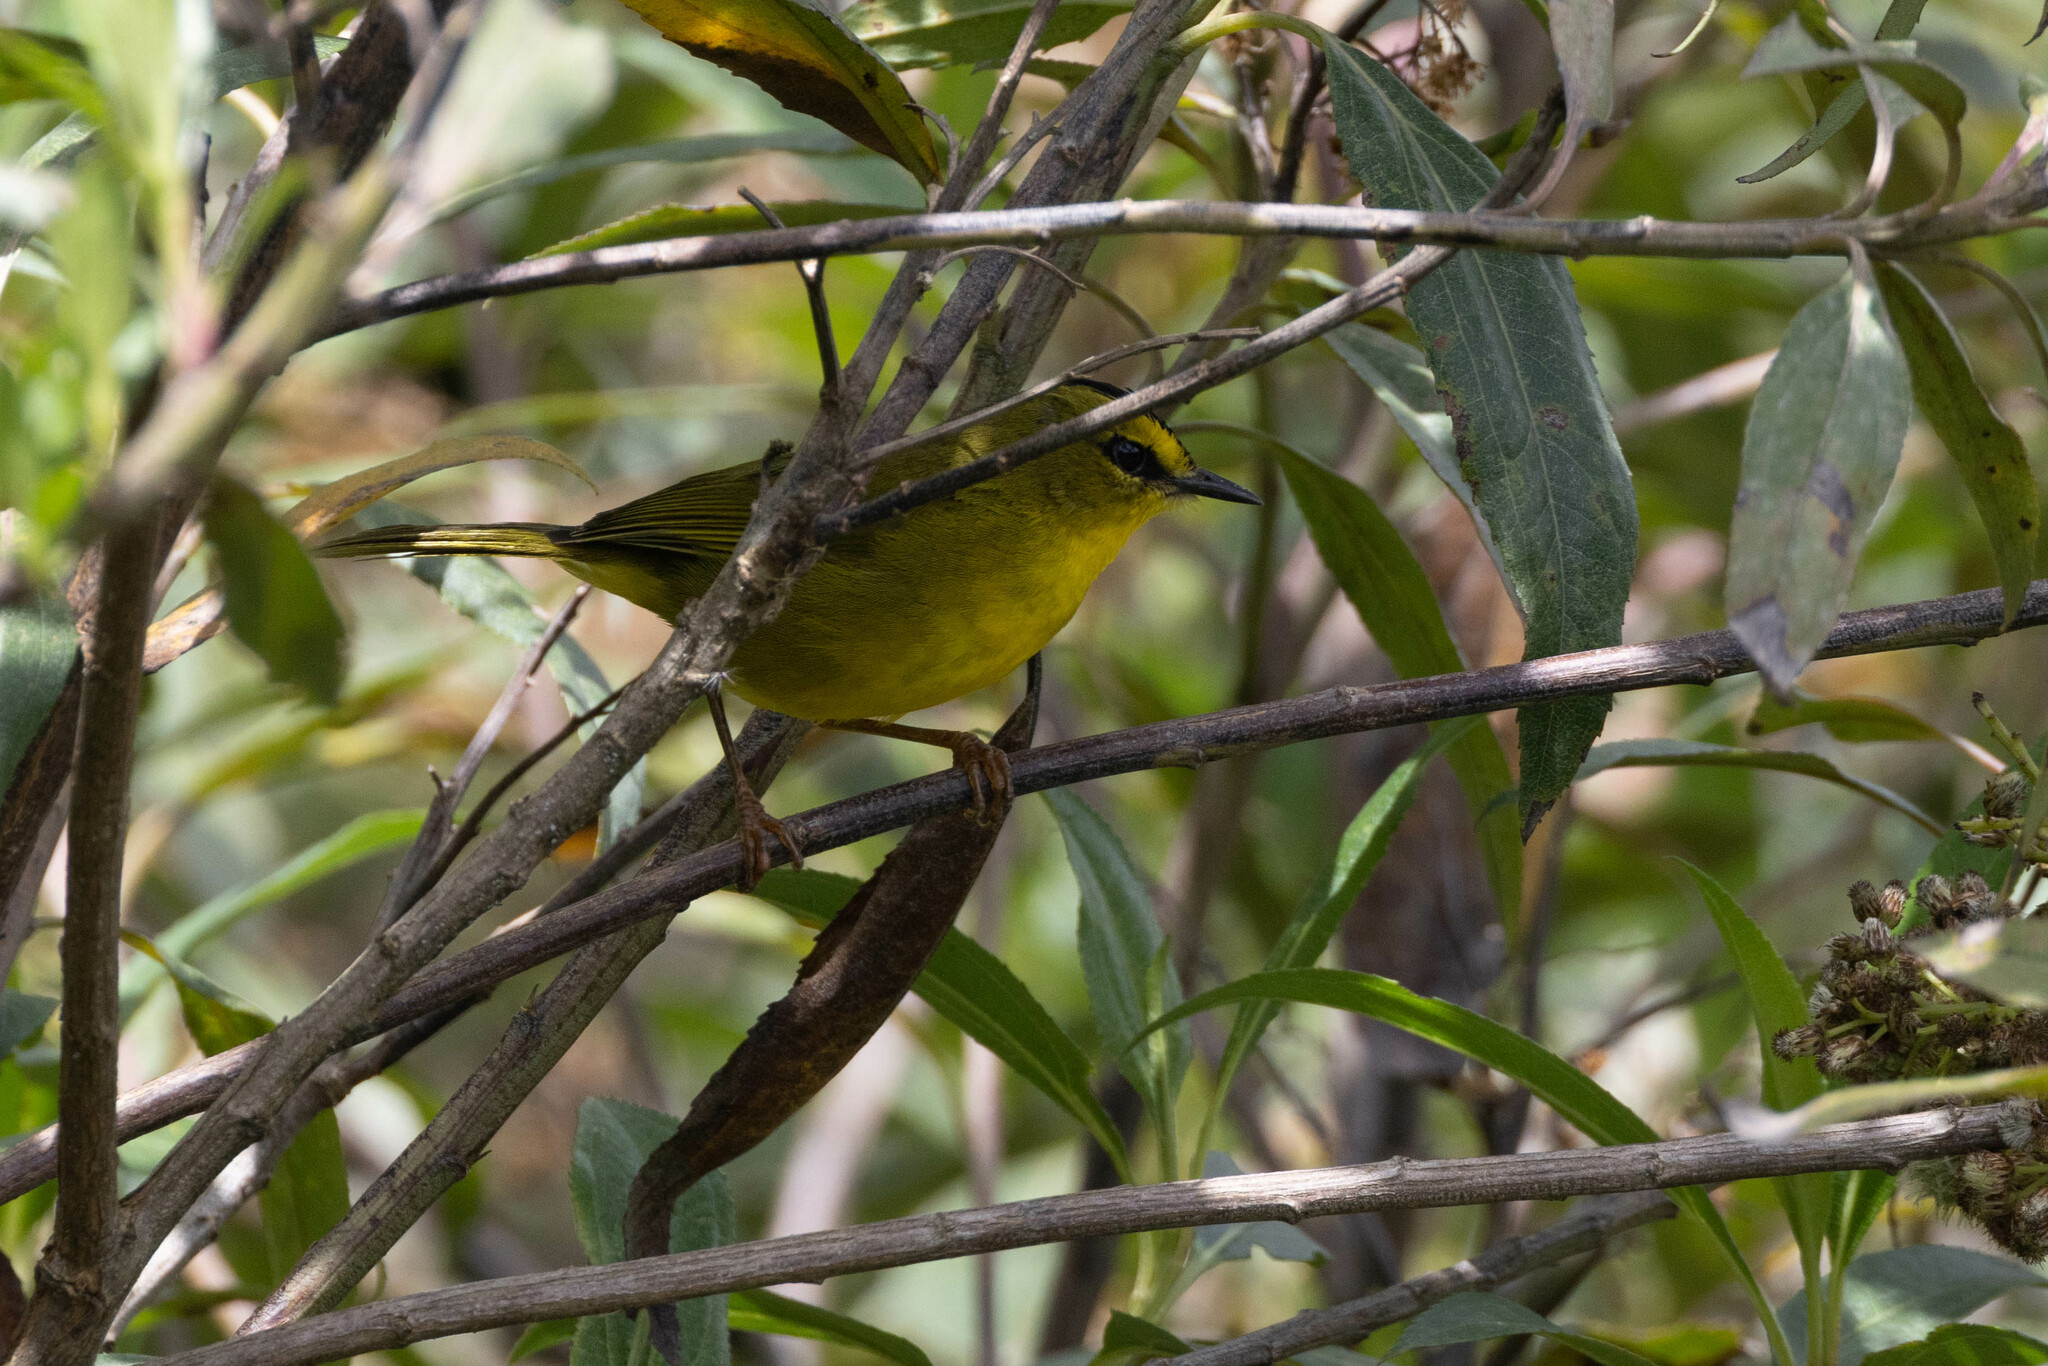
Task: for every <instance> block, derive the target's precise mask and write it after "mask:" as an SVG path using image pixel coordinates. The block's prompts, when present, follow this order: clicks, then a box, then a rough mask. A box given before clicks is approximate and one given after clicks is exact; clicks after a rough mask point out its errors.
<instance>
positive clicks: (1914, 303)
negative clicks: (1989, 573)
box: [1877, 263, 2041, 626]
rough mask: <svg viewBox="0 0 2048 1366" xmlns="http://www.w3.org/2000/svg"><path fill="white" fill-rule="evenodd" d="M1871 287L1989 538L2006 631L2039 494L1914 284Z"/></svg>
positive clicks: (1924, 411) (1890, 272)
mask: <svg viewBox="0 0 2048 1366" xmlns="http://www.w3.org/2000/svg"><path fill="white" fill-rule="evenodd" d="M1877 283H1878V287H1879V288H1880V289H1881V290H1882V291H1883V292H1884V303H1885V311H1886V312H1887V313H1888V314H1890V316H1891V322H1892V330H1893V331H1894V332H1895V333H1896V334H1897V335H1898V338H1899V345H1900V347H1901V348H1902V349H1903V350H1904V351H1905V353H1906V364H1907V366H1908V368H1910V369H1911V371H1912V373H1913V402H1914V403H1915V404H1916V405H1918V406H1919V409H1920V414H1921V416H1923V417H1925V418H1926V419H1927V425H1928V426H1930V427H1932V428H1934V432H1935V435H1937V436H1939V437H1940V438H1941V442H1942V444H1943V445H1944V446H1947V447H1948V453H1949V455H1950V456H1952V457H1954V459H1955V462H1956V469H1957V470H1958V471H1960V472H1961V474H1962V476H1963V486H1964V487H1965V488H1967V489H1969V490H1970V498H1971V501H1973V502H1975V503H1976V505H1977V516H1978V517H1980V518H1982V519H1983V522H1984V530H1985V531H1986V532H1987V533H1988V534H1989V535H1990V537H1991V558H1992V561H1993V562H1994V563H1996V564H1997V566H1998V586H1999V587H2000V588H2001V589H2002V590H2003V591H2004V593H2005V624H2006V625H2008V626H2010V625H2012V622H2013V618H2014V617H2016V616H2018V615H2019V610H2020V604H2021V603H2023V602H2024V601H2026V597H2027V585H2028V583H2030V582H2032V580H2033V577H2034V546H2035V543H2036V542H2037V541H2038V540H2039V539H2040V534H2041V528H2040V525H2039V518H2040V516H2041V492H2040V490H2039V489H2038V488H2036V487H2035V485H2034V470H2033V467H2032V466H2031V465H2029V464H2028V463H2027V448H2026V446H2025V445H2024V444H2022V443H2021V441H2020V434H2019V433H2018V432H2016V431H2014V430H2013V429H2012V426H2011V424H2009V423H2008V422H2007V421H2006V420H2005V419H2004V418H2002V417H2000V416H1999V415H1998V410H1997V409H1996V408H1993V407H1992V406H1991V400H1990V399H1989V398H1987V397H1986V396H1985V394H1984V390H1983V388H1982V387H1981V386H1980V385H1979V384H1978V383H1977V377H1976V376H1975V375H1974V374H1972V373H1971V372H1970V361H1969V358H1968V357H1967V356H1965V355H1964V354H1963V347H1962V343H1961V342H1960V341H1959V340H1957V338H1956V334H1955V329H1954V328H1952V327H1950V326H1949V321H1948V319H1947V318H1946V317H1944V316H1943V315H1942V311H1941V307H1940V306H1939V305H1938V304H1936V303H1935V302H1934V300H1933V299H1932V298H1931V297H1929V295H1928V293H1927V291H1926V290H1925V289H1923V288H1921V286H1920V283H1919V282H1918V281H1917V280H1915V279H1914V278H1913V277H1912V276H1910V275H1908V274H1906V272H1905V271H1903V270H1900V269H1899V268H1898V267H1897V266H1893V265H1889V264H1882V263H1881V264H1879V265H1878V267H1877Z"/></svg>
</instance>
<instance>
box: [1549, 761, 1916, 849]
mask: <svg viewBox="0 0 2048 1366" xmlns="http://www.w3.org/2000/svg"><path fill="white" fill-rule="evenodd" d="M1666 766H1681V767H1694V768H1702V767H1703V768H1755V769H1764V770H1766V771H1769V772H1774V773H1798V774H1803V775H1804V776H1806V777H1808V778H1819V779H1821V780H1822V781H1823V782H1830V783H1833V784H1835V785H1836V786H1837V787H1846V788H1848V789H1849V790H1850V791H1851V792H1854V793H1856V794H1858V795H1859V796H1864V797H1868V798H1870V800H1872V801H1874V802H1876V803H1878V804H1879V805H1880V806H1888V807H1890V808H1891V809H1892V810H1894V811H1896V812H1898V813H1899V814H1900V815H1902V816H1905V817H1907V818H1909V819H1910V820H1913V821H1915V822H1917V823H1918V824H1919V825H1920V826H1921V827H1923V828H1924V829H1926V830H1927V831H1928V833H1930V834H1936V835H1938V834H1940V833H1941V832H1942V830H1943V829H1944V827H1943V826H1942V824H1941V822H1939V821H1937V820H1935V819H1934V817H1932V816H1930V815H1928V814H1927V813H1926V812H1925V811H1922V810H1921V809H1920V808H1919V807H1917V806H1915V805H1913V803H1911V802H1909V801H1907V800H1906V799H1905V798H1904V797H1902V796H1900V795H1899V794H1898V793H1896V792H1894V791H1892V790H1891V789H1890V788H1888V787H1885V786H1883V785H1882V784H1880V783H1873V782H1871V781H1870V780H1869V779H1867V778H1859V777H1857V776H1856V775H1855V774H1853V773H1845V772H1844V771H1843V770H1841V769H1840V768H1838V767H1836V766H1835V764H1834V763H1833V762H1832V761H1831V760H1828V759H1823V758H1822V757H1821V756H1820V755H1818V754H1806V753H1803V752H1801V751H1799V750H1782V749H1738V748H1736V747H1735V746H1734V745H1716V744H1710V743H1708V742H1706V741H1703V740H1617V741H1615V742H1613V743H1612V744H1606V745H1596V746H1595V747H1594V748H1593V751H1592V752H1591V753H1590V754H1588V755H1587V756H1586V763H1585V766H1584V767H1582V768H1581V769H1580V770H1579V778H1580V779H1581V780H1583V779H1586V778H1590V777H1592V776H1593V775H1594V774H1596V773H1604V772H1606V771H1607V770H1608V769H1610V768H1661V767H1666Z"/></svg>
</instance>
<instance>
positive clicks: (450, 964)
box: [0, 580, 2048, 1203]
mask: <svg viewBox="0 0 2048 1366" xmlns="http://www.w3.org/2000/svg"><path fill="white" fill-rule="evenodd" d="M2004 616H2005V604H2004V597H2003V595H2002V594H2001V593H2000V591H1999V590H1998V589H1995V588H1987V589H1981V590H1979V591H1977V592H1974V593H1962V594H1958V595H1956V596H1954V597H1948V598H1935V599H1932V600H1930V601H1927V602H1919V603H1908V604H1905V605H1902V606H1897V607H1882V608H1876V609H1873V610H1870V611H1864V612H1850V613H1846V614H1845V615H1844V616H1843V617H1842V618H1841V620H1840V621H1839V622H1838V623H1837V624H1836V626H1835V629H1834V631H1833V632H1832V633H1831V634H1830V635H1829V636H1828V639H1827V643H1826V644H1824V645H1823V646H1822V647H1821V649H1820V652H1819V654H1818V655H1817V658H1822V659H1841V658H1847V657H1851V656H1856V655H1867V654H1882V653H1886V652H1889V651H1892V650H1903V649H1914V648H1919V647H1923V646H1930V645H1973V644H1976V643H1977V642H1978V641H1980V640H1988V639H1990V638H1992V637H1994V636H1998V635H2000V634H2003V633H2004V629H2005V628H2004V626H2003V622H2004ZM2042 625H2048V580H2041V581H2037V582H2036V583H2035V584H2034V585H2033V586H2032V587H2031V588H2030V589H2029V590H2028V593H2027V598H2026V602H2025V603H2024V605H2023V606H2022V607H2021V610H2020V615H2019V616H2018V618H2017V619H2016V620H2015V622H2014V624H2013V627H2012V629H2013V630H2022V629H2031V628H2033V627H2037V626H2042ZM1755 667H1756V666H1755V665H1754V664H1753V663H1752V662H1751V661H1750V658H1749V656H1748V655H1747V654H1746V653H1745V652H1744V651H1743V648H1742V646H1741V644H1740V642H1738V641H1737V640H1736V639H1735V637H1734V635H1733V633H1732V632H1729V631H1708V632H1704V633H1702V634H1699V635H1693V636H1684V637H1681V638H1679V639H1677V640H1668V641H1660V642H1654V643H1650V644H1644V645H1618V646H1612V647H1610V648H1607V649H1602V650H1588V651H1585V652H1584V653H1581V654H1576V655H1560V656H1556V657H1554V658H1551V659H1544V660H1538V661H1535V662H1534V663H1527V664H1504V665H1500V666H1497V667H1495V668H1491V669H1479V670H1474V671H1472V672H1469V673H1463V674H1448V675H1443V676H1440V677H1434V678H1418V679H1408V680H1403V681H1400V682H1395V683H1383V684H1378V685H1375V686H1372V687H1357V688H1354V687H1343V688H1331V689H1327V690H1325V691H1323V692H1320V693H1312V694H1309V695H1307V696H1305V697H1296V698H1288V699H1286V700H1284V701H1278V702H1268V703H1261V704H1258V705H1255V706H1249V707H1238V708H1232V709H1230V710H1227V711H1221V712H1212V713H1209V714H1208V715H1206V716H1196V717H1187V718H1184V719H1179V720H1173V721H1162V722H1155V723H1153V724H1151V725H1146V726H1135V727H1132V728H1130V729H1128V730H1120V731H1111V732H1109V733H1107V734H1103V735H1091V736H1086V737H1083V738H1081V739H1078V740H1068V741H1064V742H1061V743H1059V744H1054V745H1041V746H1039V747H1038V748H1035V749H1030V750H1026V751H1024V752H1023V753H1021V754H1018V755H1017V756H1015V758H1013V759H1012V760H1011V776H1012V780H1013V782H1014V784H1015V787H1016V791H1017V793H1018V794H1019V795H1023V794H1025V793H1029V792H1042V791H1046V790H1049V789H1051V788H1055V787H1061V786H1066V785H1069V784H1073V783H1078V782H1085V781H1088V780H1089V779H1093V778H1102V777H1108V776H1111V775H1113V774H1118V773H1133V772H1139V771H1142V770H1146V769H1156V768H1183V767H1195V766H1198V765H1201V764H1204V763H1208V762H1211V761H1214V760H1217V759H1223V758H1228V757H1230V756H1232V755H1237V754H1250V753H1254V752H1257V751H1258V750H1261V749H1271V748H1275V747H1277V746H1280V745H1286V744H1295V743H1299V742H1301V741H1305V740H1316V739H1323V738H1326V737H1328V736H1332V735H1340V734H1349V733H1353V732H1357V731H1365V730H1380V729H1387V728H1391V727H1394V726H1402V725H1417V724H1421V723H1424V722H1428V721H1440V720H1448V719H1450V718H1452V717H1458V716H1469V715H1473V714H1476V713H1482V712H1490V711H1500V710H1511V709H1514V708H1517V707H1520V706H1524V705H1527V704H1529V703H1532V702H1543V701H1552V700H1556V699H1558V698H1562V697H1580V696H1592V695H1597V694H1602V693H1617V692H1633V691H1637V690H1639V689H1644V688H1658V687H1669V686H1672V685H1675V684H1708V683H1712V682H1714V681H1715V680H1717V679H1720V678H1725V677H1728V676H1730V675H1734V674H1742V673H1750V672H1753V671H1754V670H1755ZM621 710H622V711H623V710H624V708H623V706H622V707H621ZM971 795H972V794H971V792H970V790H969V788H968V784H967V780H966V778H965V776H964V775H962V774H961V773H960V772H958V771H957V770H952V771H947V772H941V773H934V774H930V775H928V776H926V777H922V778H915V779H912V780H911V781H909V782H905V783H898V784H895V785H894V786H891V787H885V788H881V789H878V790H876V791H873V792H866V793H862V794H861V795H859V796H857V797H850V798H847V799H845V800H843V801H838V802H833V803H831V804H829V805H826V806H822V807H818V808H815V809H813V810H811V811H808V812H804V813H802V814H801V815H799V816H792V817H789V818H788V819H789V820H790V821H792V822H794V823H796V824H797V825H799V826H800V827H801V829H802V831H803V834H804V839H805V845H806V847H807V848H812V849H816V850H819V851H821V852H822V851H824V850H826V849H832V848H838V847H840V846H842V845H845V844H849V843H852V842H854V841H856V840H860V839H865V838H867V837H869V836H871V835H877V834H882V833H885V832H887V831H889V830H893V829H897V828H899V827H901V826H905V825H909V824H910V823H912V822H913V821H916V820H917V819H919V818H920V817H923V816H926V815H930V814H932V813H933V812H936V811H942V810H948V809H955V808H958V807H960V806H962V805H964V804H965V803H967V802H968V801H969V800H970V798H971ZM593 809H594V808H593ZM550 847H552V846H550ZM474 861H475V860H472V862H474ZM738 875H739V858H738V854H737V852H736V849H735V847H734V846H733V845H732V844H730V843H727V844H724V845H720V846H718V847H717V848H714V849H710V850H707V851H705V852H704V853H702V854H699V855H696V856H695V857H693V858H691V859H687V860H684V861H682V862H679V863H677V864H675V865H673V866H672V867H671V868H668V869H664V870H661V871H660V872H659V873H656V874H650V875H644V876H641V877H636V878H634V879H632V880H630V881H628V882H625V883H622V884H620V885H619V886H617V887H615V888H612V889H611V890H609V891H606V892H603V893H599V894H597V895H595V896H592V897H590V898H589V899H587V900H585V901H583V902H582V903H580V904H578V905H575V906H568V907H563V908H562V909H560V910H558V911H557V912H556V913H554V914H552V915H549V916H547V917H546V918H544V919H541V920H537V921H534V922H530V923H528V924H526V925H524V926H522V927H521V928H520V929H518V930H516V931H512V932H509V933H505V934H501V935H497V936H495V937H493V938H491V939H488V940H486V941H485V942H484V943H482V944H479V945H476V946H475V947H473V948H469V949H465V950H463V951H462V952H461V953H457V954H453V955H451V956H450V957H448V958H447V959H446V960H444V961H442V962H438V963H435V964H434V965H433V966H431V967H427V968H425V969H424V970H423V971H420V972H419V973H418V974H417V976H415V977H413V978H412V980H410V981H409V982H407V983H406V984H405V985H404V986H403V988H402V989H399V990H397V991H395V992H394V993H393V994H392V995H390V997H389V999H388V1000H385V1001H384V1003H383V1004H382V1006H381V1007H380V1008H379V1009H378V1010H377V1011H376V1013H375V1014H373V1015H371V1016H370V1017H369V1018H368V1019H366V1020H356V1021H353V1022H351V1024H350V1025H349V1026H348V1028H347V1030H346V1031H345V1032H343V1033H342V1034H341V1035H340V1036H339V1038H338V1040H337V1042H336V1044H335V1045H334V1046H335V1047H345V1046H347V1045H348V1044H350V1043H358V1042H361V1041H363V1040H364V1039H368V1038H371V1037H374V1036H375V1035H377V1034H379V1033H382V1032H383V1031H385V1030H388V1029H394V1028H396V1027H398V1026H399V1025H401V1024H403V1023H405V1022H406V1021H407V1020H410V1019H413V1018H415V1017H417V1016H420V1015H424V1014H427V1013H430V1012H432V1011H434V1010H438V1009H441V1008H443V1007H445V1006H447V1005H449V1004H450V1003H451V1002H455V1001H461V1000H467V999H469V998H470V997H472V996H474V995H476V994H477V993H479V992H483V991H488V990H489V989H490V988H491V987H493V986H495V985H496V984H497V983H499V982H503V981H506V980H508V979H509V978H511V977H514V976H516V975H518V974H519V973H521V972H524V971H527V970H528V969H530V968H532V967H535V966H537V965H538V964H541V963H545V962H547V961H548V960H549V959H550V958H553V957H555V956H557V955H559V954H562V953H565V952H567V951H569V950H570V949H573V948H575V947H577V946H578V945H581V944H584V943H588V942H590V941H591V940H593V939H597V938H601V937H603V936H604V935H606V934H609V933H612V932H613V931H615V930H617V929H618V928H620V927H621V926H623V925H625V924H630V923H631V922H632V921H634V920H637V919H644V918H646V916H648V915H652V914H656V913H659V911H660V909H661V908H662V907H663V906H668V905H673V904H674V899H675V898H677V897H686V896H694V895H696V892H694V891H691V890H690V889H692V888H697V889H701V890H703V891H711V890H715V889H717V888H719V887H722V886H725V885H727V884H728V883H730V882H732V881H733V880H734V879H735V878H737V877H738ZM294 1018H298V1017H294ZM266 1037H267V1036H266ZM329 1051H332V1049H330V1050H329ZM256 1052H257V1048H256V1045H243V1046H242V1047H240V1048H236V1049H231V1050H229V1051H227V1052H225V1053H221V1054H218V1055H216V1056H215V1057H212V1058H208V1059H206V1060H205V1061H204V1062H200V1063H195V1064H193V1065H192V1066H190V1067H188V1068H183V1069H180V1070H179V1071H177V1072H174V1073H171V1074H169V1075H167V1076H164V1077H159V1078H157V1079H156V1080H154V1081H151V1082H146V1083H144V1084H143V1085H141V1086H138V1087H136V1088H135V1089H134V1090H133V1091H131V1092H129V1093H128V1094H127V1095H126V1096H124V1097H123V1098H122V1101H121V1106H120V1114H119V1123H120V1130H119V1137H120V1139H121V1141H122V1142H127V1141H128V1140H129V1139H131V1138H134V1137H136V1136H138V1135H140V1134H144V1133H148V1132H150V1131H151V1130H153V1129H156V1128H160V1127H162V1126H163V1125H165V1124H168V1123H170V1122H171V1121H172V1120H175V1119H178V1118H182V1117H183V1116H185V1115H190V1114H193V1113H195V1112H197V1111H199V1110H202V1109H205V1108H206V1107H207V1106H208V1105H209V1104H210V1103H212V1101H213V1100H214V1099H215V1098H216V1097H218V1096H220V1095H221V1093H222V1092H223V1091H224V1090H225V1089H226V1088H227V1087H228V1086H229V1085H230V1083H231V1082H232V1081H233V1080H234V1078H235V1077H236V1076H237V1075H239V1073H240V1072H241V1070H242V1069H244V1068H246V1067H247V1066H248V1065H249V1063H250V1060H251V1059H252V1058H253V1057H254V1056H255V1054H256ZM322 1056H323V1057H324V1056H325V1054H323V1055H322ZM57 1132H58V1130H57V1127H56V1126H55V1125H51V1126H49V1127H47V1128H44V1129H41V1130H39V1131H37V1132H36V1133H34V1134H31V1135H28V1136H27V1137H25V1138H22V1139H21V1140H19V1141H18V1142H16V1143H15V1144H14V1145H13V1146H12V1147H10V1148H8V1149H6V1150H5V1151H0V1203H4V1202H5V1201H8V1200H11V1199H13V1198H15V1197H16V1196H18V1195H21V1194H22V1193H24V1192H25V1191H28V1190H31V1189H33V1188H34V1187H35V1186H37V1185H40V1184H41V1183H42V1182H44V1181H47V1180H48V1179H49V1178H50V1176H51V1175H52V1173H53V1172H54V1170H55V1166H54V1160H53V1158H54V1153H55V1151H56V1136H57ZM238 1151H239V1150H238ZM223 1160H225V1159H223Z"/></svg>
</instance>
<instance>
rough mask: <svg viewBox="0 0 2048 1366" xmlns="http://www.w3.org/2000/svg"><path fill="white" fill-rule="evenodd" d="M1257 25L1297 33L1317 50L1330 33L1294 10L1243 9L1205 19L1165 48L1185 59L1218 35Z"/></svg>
mask: <svg viewBox="0 0 2048 1366" xmlns="http://www.w3.org/2000/svg"><path fill="white" fill-rule="evenodd" d="M1255 28H1277V29H1283V30H1285V31H1286V32H1288V33H1293V34H1297V35H1299V36H1300V37H1303V38H1306V39H1308V40H1309V41H1310V42H1311V43H1314V44H1315V45H1316V49H1317V50H1318V51H1320V50H1321V49H1322V45H1323V40H1324V39H1326V38H1328V37H1329V36H1330V35H1329V34H1328V33H1327V32H1325V31H1324V30H1322V29H1320V28H1318V27H1316V26H1315V25H1314V24H1311V23H1310V22H1308V20H1306V19H1297V18H1295V17H1294V16H1293V15H1291V14H1270V13H1268V12H1266V11H1264V10H1243V11H1240V12H1238V13H1236V14H1224V15H1219V16H1218V17H1217V18H1214V19H1205V20H1203V21H1202V22H1201V23H1199V24H1196V25H1195V26H1194V27H1193V28H1190V29H1189V30H1187V32H1185V33H1183V34H1181V35H1180V37H1178V38H1176V39H1174V40H1173V42H1171V43H1169V44H1167V46H1166V48H1165V49H1164V51H1165V53H1166V55H1168V56H1170V57H1172V58H1173V60H1174V61H1176V62H1179V61H1183V60H1185V59H1186V58H1187V57H1188V56H1190V55H1191V54H1193V53H1195V52H1198V51H1200V50H1201V49H1202V48H1203V47H1205V46H1207V45H1208V44H1210V43H1213V42H1215V41H1216V40H1217V39H1218V38H1227V37H1229V36H1230V35H1231V34H1233V33H1243V32H1245V31H1246V30H1247V29H1255Z"/></svg>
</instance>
